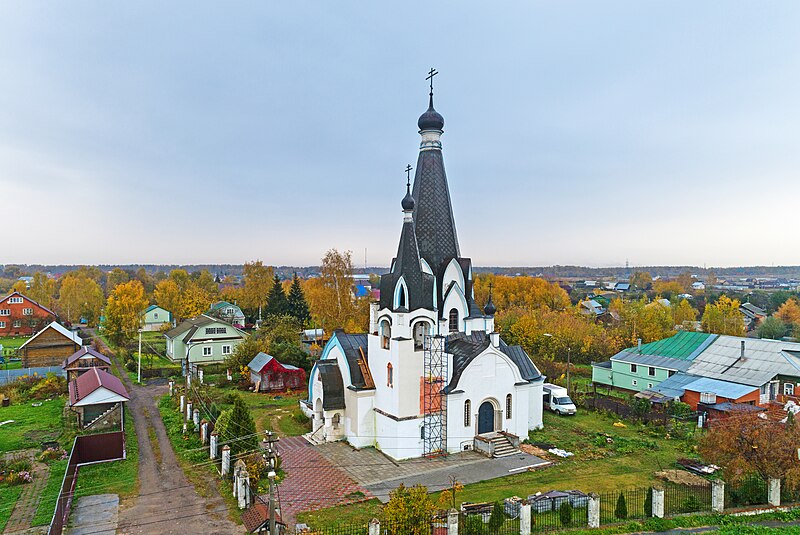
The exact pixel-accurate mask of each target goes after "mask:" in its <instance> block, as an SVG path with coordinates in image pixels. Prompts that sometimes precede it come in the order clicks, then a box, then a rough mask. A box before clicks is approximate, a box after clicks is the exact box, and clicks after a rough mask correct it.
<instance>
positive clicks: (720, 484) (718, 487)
mask: <svg viewBox="0 0 800 535" xmlns="http://www.w3.org/2000/svg"><path fill="white" fill-rule="evenodd" d="M724 510H725V482H724V481H722V480H721V479H714V480H713V481H711V511H712V512H714V513H721V512H722V511H724Z"/></svg>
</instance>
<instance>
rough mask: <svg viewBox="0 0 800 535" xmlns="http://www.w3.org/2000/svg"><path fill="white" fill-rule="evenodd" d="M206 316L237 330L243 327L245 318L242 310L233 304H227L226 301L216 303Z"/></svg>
mask: <svg viewBox="0 0 800 535" xmlns="http://www.w3.org/2000/svg"><path fill="white" fill-rule="evenodd" d="M208 315H209V316H212V317H214V318H218V319H221V320H222V321H224V322H226V323H230V324H231V325H233V326H234V327H237V328H239V329H242V328H244V326H245V317H244V312H242V309H241V308H239V306H237V305H235V304H233V303H228V302H227V301H217V302H216V303H214V304H213V305H211V310H209V312H208Z"/></svg>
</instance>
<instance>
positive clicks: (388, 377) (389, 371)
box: [386, 362, 394, 388]
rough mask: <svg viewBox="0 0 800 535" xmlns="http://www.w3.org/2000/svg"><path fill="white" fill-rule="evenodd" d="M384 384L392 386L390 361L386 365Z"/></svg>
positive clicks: (392, 371) (392, 378) (392, 376)
mask: <svg viewBox="0 0 800 535" xmlns="http://www.w3.org/2000/svg"><path fill="white" fill-rule="evenodd" d="M386 386H388V387H390V388H391V387H394V367H392V363H391V362H390V363H389V364H387V365H386Z"/></svg>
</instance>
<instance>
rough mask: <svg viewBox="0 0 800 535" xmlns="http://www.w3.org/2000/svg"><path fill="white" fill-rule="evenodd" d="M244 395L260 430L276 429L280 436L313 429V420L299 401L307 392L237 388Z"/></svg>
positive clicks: (299, 433) (297, 433)
mask: <svg viewBox="0 0 800 535" xmlns="http://www.w3.org/2000/svg"><path fill="white" fill-rule="evenodd" d="M236 392H238V394H239V395H240V396H242V399H243V400H244V402H245V404H246V405H247V407H248V408H249V409H250V414H251V415H252V416H253V420H255V422H256V429H257V430H258V431H276V432H277V433H278V435H279V436H298V435H302V434H305V433H308V432H309V431H311V421H310V420H309V419H308V418H306V416H305V415H304V414H303V413H302V411H300V405H299V402H300V400H301V399H305V398H306V397H307V394H306V392H305V391H304V390H303V391H300V392H285V393H281V394H266V393H255V392H247V391H241V390H237V391H236Z"/></svg>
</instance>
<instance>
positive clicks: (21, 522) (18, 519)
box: [3, 450, 50, 533]
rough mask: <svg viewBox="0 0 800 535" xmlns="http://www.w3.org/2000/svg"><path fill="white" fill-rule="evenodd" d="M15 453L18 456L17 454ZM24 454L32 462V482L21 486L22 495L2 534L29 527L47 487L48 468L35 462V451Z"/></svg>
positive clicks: (27, 451) (20, 530)
mask: <svg viewBox="0 0 800 535" xmlns="http://www.w3.org/2000/svg"><path fill="white" fill-rule="evenodd" d="M16 453H17V454H19V452H16ZM24 453H25V454H26V455H27V456H28V457H30V459H31V461H32V467H31V475H32V476H33V481H31V482H30V483H28V484H25V485H24V486H23V488H22V494H20V496H19V499H18V500H17V503H16V505H15V506H14V510H13V511H12V512H11V517H10V518H9V519H8V523H7V524H6V529H5V531H3V533H17V532H22V531H25V530H27V529H28V528H30V527H31V522H32V521H33V517H34V516H35V515H36V509H37V508H38V507H39V502H40V501H41V498H42V491H43V490H44V488H45V486H46V485H47V478H48V477H49V473H50V467H49V466H47V465H46V464H44V463H40V462H39V461H37V460H36V453H38V451H37V450H26V451H25V452H24Z"/></svg>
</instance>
